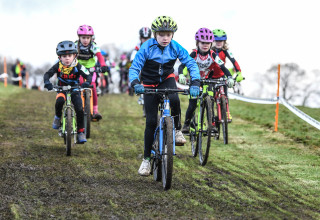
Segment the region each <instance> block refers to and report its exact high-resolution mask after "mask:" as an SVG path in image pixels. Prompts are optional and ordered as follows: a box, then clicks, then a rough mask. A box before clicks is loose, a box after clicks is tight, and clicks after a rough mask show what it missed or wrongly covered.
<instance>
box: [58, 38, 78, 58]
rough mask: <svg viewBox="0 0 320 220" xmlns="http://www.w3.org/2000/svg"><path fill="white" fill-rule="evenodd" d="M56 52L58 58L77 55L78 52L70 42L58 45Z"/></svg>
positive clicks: (62, 42)
mask: <svg viewBox="0 0 320 220" xmlns="http://www.w3.org/2000/svg"><path fill="white" fill-rule="evenodd" d="M56 52H57V55H58V56H61V55H66V54H77V53H78V50H77V47H76V45H75V44H74V43H73V42H72V41H69V40H65V41H61V42H60V43H58V46H57V49H56Z"/></svg>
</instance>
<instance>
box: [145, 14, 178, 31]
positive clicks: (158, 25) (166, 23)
mask: <svg viewBox="0 0 320 220" xmlns="http://www.w3.org/2000/svg"><path fill="white" fill-rule="evenodd" d="M177 29H178V26H177V23H176V22H175V21H174V20H173V19H172V18H171V17H169V16H159V17H157V18H156V19H154V21H153V22H152V25H151V30H152V31H153V32H159V31H172V32H176V31H177Z"/></svg>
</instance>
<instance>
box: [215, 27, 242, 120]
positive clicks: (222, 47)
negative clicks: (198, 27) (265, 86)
mask: <svg viewBox="0 0 320 220" xmlns="http://www.w3.org/2000/svg"><path fill="white" fill-rule="evenodd" d="M212 32H213V35H214V38H215V45H214V47H213V48H212V49H213V50H214V51H215V52H216V54H217V55H218V56H219V57H220V59H221V60H222V61H223V62H224V63H225V62H226V57H228V58H229V60H230V61H231V62H232V65H233V67H234V68H235V73H234V74H237V77H236V81H237V82H241V81H242V80H243V76H242V74H241V69H240V66H239V64H238V62H237V61H236V59H235V58H234V57H233V54H232V53H231V52H230V50H229V47H228V44H227V34H226V32H225V31H224V30H221V29H215V30H213V31H212ZM215 71H218V72H219V71H221V70H219V69H217V68H216V69H215ZM228 116H229V118H228V121H229V122H231V121H232V116H231V114H230V112H228Z"/></svg>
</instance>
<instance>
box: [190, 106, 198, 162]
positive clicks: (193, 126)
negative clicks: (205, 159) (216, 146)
mask: <svg viewBox="0 0 320 220" xmlns="http://www.w3.org/2000/svg"><path fill="white" fill-rule="evenodd" d="M197 122H198V113H197V111H195V113H194V115H193V117H192V119H191V121H190V143H191V152H192V156H193V157H196V156H197V154H198V144H197V129H198V128H197V126H198V123H197Z"/></svg>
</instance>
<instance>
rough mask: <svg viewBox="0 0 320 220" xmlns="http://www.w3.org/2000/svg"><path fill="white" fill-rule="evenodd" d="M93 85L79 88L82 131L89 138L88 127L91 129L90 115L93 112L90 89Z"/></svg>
mask: <svg viewBox="0 0 320 220" xmlns="http://www.w3.org/2000/svg"><path fill="white" fill-rule="evenodd" d="M91 88H93V85H90V86H89V88H83V89H82V90H81V98H82V104H83V112H84V121H83V123H84V132H85V135H86V138H90V129H91V115H92V114H93V99H92V90H91Z"/></svg>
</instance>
